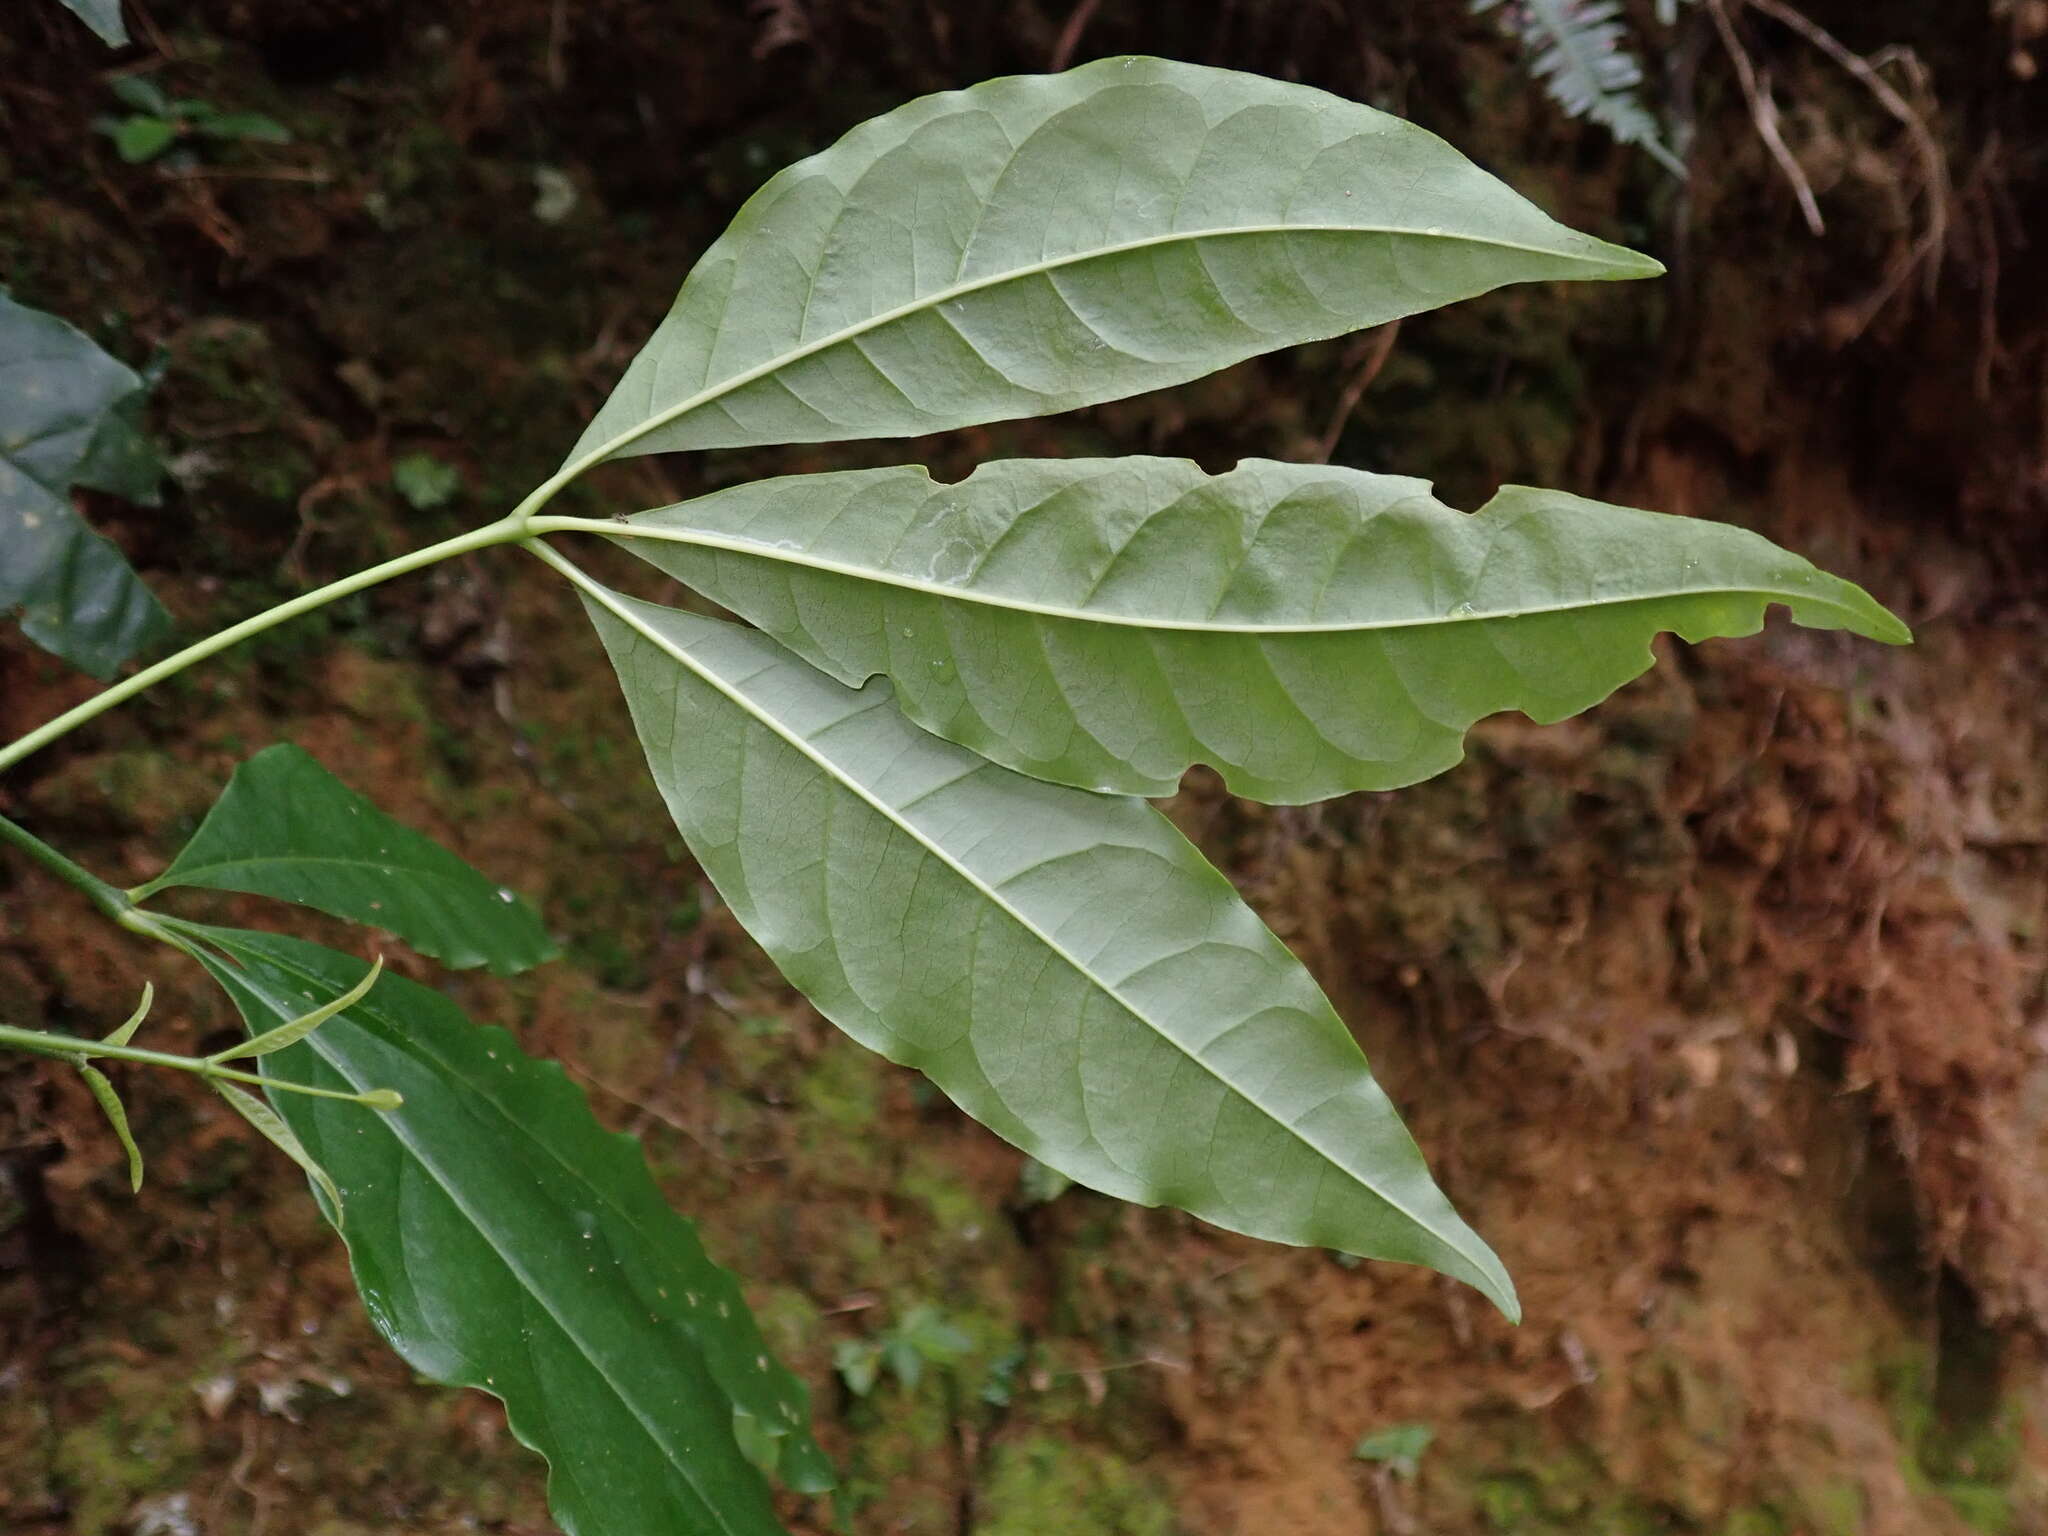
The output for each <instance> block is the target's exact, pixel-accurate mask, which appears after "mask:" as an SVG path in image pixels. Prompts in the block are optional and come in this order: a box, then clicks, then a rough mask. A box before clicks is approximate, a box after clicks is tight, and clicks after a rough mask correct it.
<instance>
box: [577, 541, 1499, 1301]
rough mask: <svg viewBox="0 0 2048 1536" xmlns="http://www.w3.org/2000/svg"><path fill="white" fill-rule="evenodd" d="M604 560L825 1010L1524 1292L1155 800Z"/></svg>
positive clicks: (1097, 1175) (1013, 1111)
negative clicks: (1100, 781) (1106, 785)
mask: <svg viewBox="0 0 2048 1536" xmlns="http://www.w3.org/2000/svg"><path fill="white" fill-rule="evenodd" d="M584 580H585V582H586V583H587V584H586V586H585V601H586V604H587V606H588V607H589V609H590V611H591V615H592V618H593V620H594V622H595V623H596V624H597V627H598V630H599V633H600V634H601V635H602V636H603V638H604V642H605V645H606V647H607V649H608V650H609V652H610V654H611V658H612V663H613V665H614V666H615V667H616V668H617V670H618V672H619V676H620V678H621V681H622V682H623V684H624V687H625V691H626V697H627V699H628V701H629V703H630V705H631V707H632V711H633V718H634V721H635V724H636V726H637V727H638V730H639V733H640V737H641V741H642V743H643V744H644V745H645V747H646V749H647V756H648V761H649V763H650V764H651V766H652V768H653V771H654V778H655V782H656V784H657V785H658V786H659V787H660V790H661V793H662V795H663V798H664V799H665V800H666V801H667V803H668V807H669V810H670V812H671V813H672V814H673V815H674V817H675V819H676V824H677V826H678V827H679V828H680V829H681V830H682V832H683V835H684V837H685V839H686V840H687V841H688V842H689V844H690V847H691V850H692V852H693V853H694V854H695V855H696V857H697V859H698V861H699V863H700V864H702V865H703V867H704V869H705V872H706V873H707V874H709V875H710V877H711V879H712V880H713V882H714V883H715V884H716V885H717V886H718V888H719V890H720V891H721V893H722V894H723V895H724V897H725V899H726V901H727V902H728V903H729V904H730V905H731V907H732V909H733V912H734V913H735V915H736V916H737V917H738V918H739V919H740V921H741V922H742V923H743V924H744V925H745V926H746V928H747V930H748V931H749V932H750V933H752V934H753V936H754V937H755V939H756V940H757V941H759V943H760V944H761V946H762V947H763V948H764V949H765V950H767V952H768V953H769V955H770V956H772V957H773V958H774V960H775V961H776V963H777V964H778V965H779V966H780V967H781V968H782V970H783V972H784V974H785V975H787V976H788V977H789V979H790V981H791V982H792V983H794V984H795V985H796V986H797V987H798V988H800V989H801V990H802V991H803V992H804V993H805V994H806V995H807V996H809V997H810V999H811V1000H812V1002H814V1003H815V1004H816V1005H817V1006H818V1008H819V1010H820V1011H821V1012H822V1013H824V1014H825V1015H826V1017H828V1018H830V1019H832V1020H833V1021H834V1022H835V1023H836V1024H838V1025H839V1026H840V1027H841V1028H843V1029H844V1030H846V1031H847V1033H849V1034H851V1035H852V1036H853V1037H854V1038H855V1039H857V1040H859V1041H860V1042H861V1043H862V1044H864V1045H867V1046H869V1047H870V1048H871V1049H874V1050H877V1051H879V1052H881V1053H882V1054H883V1055H885V1056H887V1057H889V1058H890V1059H891V1060H893V1061H898V1062H902V1063H904V1064H906V1065H909V1066H913V1067H916V1068H917V1069H918V1070H919V1071H921V1072H923V1073H924V1074H925V1075H926V1076H927V1077H929V1078H930V1079H931V1080H932V1081H933V1082H935V1083H936V1084H938V1086H939V1087H940V1088H941V1089H943V1090H944V1091H945V1092H946V1094H947V1095H948V1096H949V1097H951V1098H952V1099H953V1100H954V1102H955V1103H957V1104H959V1105H960V1106H961V1107H962V1108H963V1109H965V1110H966V1111H967V1112H968V1113H970V1114H972V1115H973V1116H974V1117H975V1118H976V1119H978V1120H980V1121H981V1122H982V1123H983V1124H985V1125H987V1126H989V1127H990V1128H991V1129H993V1130H994V1131H996V1132H997V1133H998V1134H999V1135H1001V1136H1003V1137H1004V1138H1005V1139H1006V1140H1008V1141H1010V1142H1012V1143H1014V1144H1015V1145H1017V1146H1019V1147H1021V1148H1023V1149H1024V1150H1025V1151H1026V1152H1028V1153H1030V1154H1031V1155H1032V1156H1033V1157H1035V1158H1037V1159H1038V1160H1039V1161H1040V1162H1043V1163H1046V1164H1048V1165H1050V1166H1051V1167H1053V1168H1056V1169H1058V1170H1059V1171H1060V1172H1062V1173H1064V1174H1067V1175H1068V1176H1069V1177H1071V1178H1074V1179H1076V1180H1078V1181H1080V1182H1082V1183H1084V1184H1087V1185H1090V1186H1091V1187H1093V1188H1095V1189H1098V1190H1102V1191H1104V1192H1105V1193H1108V1194H1112V1195H1117V1196H1120V1197H1122V1198H1124V1199H1128V1200H1135V1201H1137V1202H1139V1203H1141V1204H1146V1205H1157V1204H1171V1205H1176V1206H1179V1207H1180V1208H1181V1209H1183V1210H1186V1211H1189V1212H1192V1213H1193V1214H1195V1215H1197V1216H1200V1217H1203V1218H1204V1219H1205V1220H1208V1221H1211V1222H1214V1223H1216V1224H1217V1225H1219V1226H1224V1227H1228V1228H1231V1229H1232V1230H1234V1231H1239V1232H1246V1233H1250V1234H1252V1235H1254V1236H1259V1237H1267V1238H1273V1239H1276V1240H1278V1241H1282V1242H1291V1243H1302V1244H1314V1245H1317V1246H1321V1247H1327V1248H1336V1249H1341V1250H1343V1251H1346V1252H1350V1253H1357V1254H1362V1255H1365V1256H1369V1257H1374V1258H1384V1259H1395V1260H1401V1261H1405V1262H1409V1263H1418V1264H1427V1265H1430V1266H1432V1267H1434V1268H1436V1269H1440V1270H1442V1271H1444V1272H1446V1273H1448V1274H1452V1275H1456V1276H1458V1277H1459V1278H1461V1279H1464V1280H1467V1281H1469V1282H1471V1283H1472V1284H1473V1285H1475V1286H1477V1287H1478V1288H1479V1289H1480V1290H1481V1291H1483V1292H1484V1293H1485V1294H1486V1295H1487V1296H1489V1297H1490V1298H1492V1299H1493V1300H1494V1301H1495V1302H1496V1303H1497V1304H1498V1305H1499V1306H1500V1307H1501V1308H1502V1309H1503V1310H1504V1311H1507V1312H1508V1313H1509V1314H1510V1315H1513V1313H1514V1311H1515V1305H1516V1304H1515V1300H1514V1293H1513V1289H1512V1287H1511V1284H1510V1282H1509V1281H1508V1278H1507V1275H1506V1273H1505V1271H1503V1270H1502V1268H1501V1266H1500V1263H1499V1261H1498V1260H1497V1259H1496V1258H1495V1257H1494V1255H1493V1253H1492V1251H1491V1250H1490V1249H1488V1248H1487V1247H1486V1245H1485V1244H1484V1243H1483V1242H1481V1241H1480V1239H1479V1238H1478V1237H1477V1236H1476V1235H1475V1234H1474V1233H1473V1232H1472V1231H1471V1230H1470V1228H1468V1227H1467V1226H1466V1225H1465V1223H1464V1222H1463V1221H1462V1220H1460V1219H1459V1217H1458V1216H1457V1214H1456V1213H1455V1212H1454V1211H1453V1210H1452V1209H1451V1207H1450V1204H1449V1202H1448V1201H1446V1200H1445V1199H1444V1197H1443V1195H1442V1194H1441V1193H1440V1192H1439V1191H1438V1190H1437V1188H1436V1186H1435V1185H1434V1184H1433V1183H1432V1182H1431V1180H1430V1177H1429V1173H1428V1170H1427V1169H1426V1168H1425V1167H1424V1165H1423V1161H1422V1157H1421V1155H1420V1153H1419V1152H1418V1151H1417V1150H1416V1147H1415V1143H1414V1142H1413V1140H1411V1139H1410V1137H1409V1136H1408V1133H1407V1131H1406V1130H1405V1129H1404V1128H1403V1127H1402V1125H1401V1122H1400V1119H1399V1117H1398V1115H1397V1114H1396V1113H1395V1111H1394V1109H1393V1106H1392V1105H1391V1104H1390V1103H1389V1102H1388V1100H1387V1098H1386V1095H1385V1094H1384V1092H1382V1091H1381V1089H1380V1088H1379V1086H1378V1085H1377V1084H1376V1083H1375V1082H1374V1081H1373V1078H1372V1075H1371V1073H1370V1071H1369V1070H1368V1069H1367V1066H1366V1062H1365V1058H1364V1057H1363V1056H1362V1055H1361V1054H1360V1052H1359V1050H1358V1047H1357V1045H1356V1043H1355V1042H1354V1041H1353V1040H1352V1038H1351V1036H1350V1034H1349V1033H1348V1032H1347V1031H1346V1029H1345V1028H1344V1025H1343V1024H1342V1023H1341V1022H1340V1021H1339V1020H1338V1018H1337V1016H1336V1014H1335V1013H1334V1012H1333V1011H1332V1010H1331V1008H1330V1005H1329V1003H1328V1001H1327V1000H1326V999H1325V998H1324V997H1323V995H1322V993H1321V992H1320V991H1318V990H1317V988H1316V986H1315V983H1314V982H1313V981H1312V980H1311V979H1310V978H1309V975H1308V973H1307V972H1306V971H1305V970H1304V969H1303V968H1302V966H1301V965H1300V963H1299V962H1298V961H1296V960H1295V958H1294V957H1293V956H1292V955H1291V954H1290V953H1289V952H1288V951H1287V949H1286V948H1285V946H1283V945H1282V944H1281V943H1280V942H1279V940H1277V939H1276V938H1274V937H1273V935H1272V934H1271V933H1270V932H1268V931H1267V929H1266V928H1265V927H1264V925H1263V924H1261V923H1260V922H1259V920H1258V919H1257V918H1256V917H1255V916H1254V915H1253V914H1252V912H1251V910H1250V909H1249V908H1247V907H1246V906H1245V905H1244V903H1243V902H1242V901H1241V900H1239V898H1238V896H1237V894H1236V892H1235V891H1233V890H1232V889H1231V887H1230V884H1229V882H1228V881H1226V880H1225V879H1224V878H1223V877H1222V876H1221V875H1220V874H1218V873H1217V872H1216V871H1215V870H1214V869H1213V868H1211V867H1210V866H1209V865H1208V864H1207V863H1206V862H1205V861H1204V860H1203V859H1202V857H1201V855H1200V854H1198V853H1197V852H1196V851H1195V850H1194V849H1193V848H1192V847H1191V846H1189V844H1188V843H1187V842H1186V841H1185V840H1184V839H1183V838H1182V837H1181V836H1180V834H1179V833H1178V832H1176V831H1175V830H1174V829H1173V826H1172V824H1171V823H1170V822H1168V821H1167V820H1166V819H1165V818H1164V817H1163V816H1161V815H1159V813H1158V812H1156V811H1154V810H1153V809H1152V808H1151V807H1149V806H1147V805H1145V804H1144V803H1143V802H1141V801H1136V800H1129V799H1121V798H1109V797H1104V796H1097V795H1089V794H1085V793H1083V792H1081V791H1079V790H1073V789H1068V788H1065V787H1063V786H1059V785H1053V784H1046V783H1042V782H1040V781H1038V780H1035V779H1030V778H1026V777H1024V776H1022V775H1019V774H1015V773H1012V772H1010V771H1008V770H1007V769H1004V768H1001V767H998V766H996V765H995V764H992V763H990V762H988V761H986V760H985V759H983V758H981V757H979V756H977V755H975V754H974V753H972V752H969V751H967V750H965V749H963V748H960V747H957V746H954V745H952V744H950V743H948V742H944V741H941V740H939V739H938V738H937V737H935V736H932V735H929V734H928V733H926V732H924V731H922V730H919V729H918V728H917V727H916V726H914V725H912V724H911V723H910V722H909V721H907V720H906V719H905V718H904V717H903V715H902V713H901V712H900V711H899V710H897V709H896V707H895V705H894V704H893V703H892V701H891V699H890V696H889V691H888V689H887V688H886V686H884V685H880V684H877V685H874V686H872V687H869V688H867V689H863V690H859V691H855V690H852V689H849V688H846V687H843V686H842V685H840V684H838V683H836V682H834V681H832V680H831V679H830V678H827V677H825V676H823V675H822V674H820V673H819V672H817V671H816V670H814V669H813V668H811V667H809V666H808V665H806V664H805V663H804V662H802V661H800V660H798V659H797V658H796V657H794V656H792V655H791V654H790V653H789V652H787V651H785V650H783V649H782V648H781V647H780V646H779V645H777V644H776V643H775V642H774V641H773V640H770V639H769V638H767V637H766V636H764V635H761V634H759V633H756V632H754V631H751V630H745V629H740V628H738V627H736V626H733V625H730V624H726V623H723V622H721V621H718V620H715V619H704V618H698V617H696V616H694V615H691V614H685V613H679V612H675V611H673V610H669V609H664V608H658V607H655V606H653V605H650V604H646V603H641V602H638V601H636V600H634V599H631V598H627V597H624V596H621V595H620V594H617V593H613V592H609V591H606V590H605V589H603V588H600V587H597V586H596V585H595V584H594V583H588V582H587V578H585V579H584Z"/></svg>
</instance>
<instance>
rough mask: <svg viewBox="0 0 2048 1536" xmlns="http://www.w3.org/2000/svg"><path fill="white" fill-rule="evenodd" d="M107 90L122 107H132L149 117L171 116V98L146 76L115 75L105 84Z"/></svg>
mask: <svg viewBox="0 0 2048 1536" xmlns="http://www.w3.org/2000/svg"><path fill="white" fill-rule="evenodd" d="M107 88H108V89H109V90H111V91H112V92H113V93H114V95H115V97H116V98H117V99H119V101H120V103H121V105H122V106H124V107H133V108H134V109H135V110H136V111H137V112H142V113H146V114H147V115H149V116H150V117H169V116H170V115H171V111H172V106H171V98H170V97H168V96H166V95H165V94H164V92H163V87H162V86H160V85H158V84H157V83H156V81H154V80H152V79H151V78H150V77H149V76H148V75H116V76H115V77H114V78H113V79H112V80H110V81H109V82H108V83H107Z"/></svg>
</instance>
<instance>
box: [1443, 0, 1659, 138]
mask: <svg viewBox="0 0 2048 1536" xmlns="http://www.w3.org/2000/svg"><path fill="white" fill-rule="evenodd" d="M1503 6H1505V8H1504V9H1503ZM1495 10H1499V11H1501V25H1502V26H1503V27H1504V28H1505V29H1506V30H1507V31H1508V33H1509V34H1510V35H1511V36H1513V37H1514V38H1516V40H1517V41H1519V42H1520V43H1521V45H1522V47H1523V49H1524V50H1525V51H1526V52H1527V53H1528V55H1529V72H1530V74H1532V75H1534V76H1535V77H1536V79H1537V80H1538V81H1540V82H1541V83H1542V85H1543V88H1544V89H1545V90H1546V91H1547V92H1548V93H1549V95H1550V98H1551V100H1553V101H1555V102H1556V103H1557V104H1558V105H1559V106H1560V107H1563V108H1564V110H1565V112H1566V114H1567V115H1568V116H1571V117H1584V118H1591V119H1592V120H1593V121H1594V122H1596V123H1598V124H1600V125H1601V126H1602V127H1603V128H1605V129H1606V130H1607V131H1608V132H1609V133H1611V134H1613V135H1614V136H1615V137H1616V138H1617V139H1619V140H1621V141H1622V142H1623V143H1624V144H1638V145H1641V146H1642V147H1643V148H1644V149H1645V150H1647V151H1648V152H1649V153H1650V154H1652V155H1654V156H1655V157H1656V158H1657V161H1658V163H1659V164H1661V165H1663V166H1664V167H1665V168H1666V169H1667V170H1669V171H1670V172H1671V173H1672V174H1673V175H1674V176H1683V175H1685V166H1684V164H1683V163H1682V162H1681V161H1680V160H1679V158H1678V157H1677V156H1676V155H1674V154H1673V153H1672V152H1671V150H1670V149H1669V148H1668V147H1667V146H1666V145H1665V143H1664V137H1663V131H1662V129H1661V127H1660V125H1659V124H1658V122H1657V119H1656V117H1655V115H1654V114H1652V113H1651V111H1650V109H1649V108H1648V107H1646V106H1644V105H1643V102H1642V98H1641V97H1640V96H1638V95H1637V93H1636V92H1637V87H1638V86H1640V85H1641V84H1642V83H1643V66H1642V64H1641V63H1640V62H1639V61H1638V60H1637V58H1636V56H1635V54H1634V52H1633V51H1632V50H1631V49H1630V47H1629V35H1628V28H1627V26H1626V25H1625V24H1624V23H1623V22H1622V21H1621V19H1620V17H1621V4H1620V0H1472V14H1473V15H1475V16H1483V15H1485V14H1486V13H1487V12H1489V11H1495Z"/></svg>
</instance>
